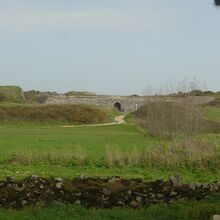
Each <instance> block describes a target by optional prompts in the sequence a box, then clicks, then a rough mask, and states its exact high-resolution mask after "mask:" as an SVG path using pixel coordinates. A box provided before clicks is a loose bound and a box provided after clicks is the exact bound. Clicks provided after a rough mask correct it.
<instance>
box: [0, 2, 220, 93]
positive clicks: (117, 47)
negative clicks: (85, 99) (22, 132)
mask: <svg viewBox="0 0 220 220" xmlns="http://www.w3.org/2000/svg"><path fill="white" fill-rule="evenodd" d="M219 21H220V9H218V8H216V7H214V6H213V1H212V0H185V1H178V0H156V1H155V0H78V1H76V0H59V1H58V0H0V84H1V85H5V84H7V85H20V86H21V87H23V88H24V89H26V90H28V89H36V90H51V91H58V92H65V91H68V90H89V91H94V92H97V93H99V94H122V95H124V94H133V93H139V94H142V92H143V91H144V90H145V89H146V88H147V87H148V86H149V85H151V86H153V87H157V86H159V85H160V84H163V83H164V82H165V81H167V80H168V79H169V78H170V77H174V78H175V79H176V80H177V81H178V80H182V79H183V78H185V77H188V78H189V79H190V78H192V77H193V76H196V78H197V79H199V80H200V81H202V82H206V87H207V89H211V90H220V25H219V24H220V23H219Z"/></svg>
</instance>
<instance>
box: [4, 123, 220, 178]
mask: <svg viewBox="0 0 220 220" xmlns="http://www.w3.org/2000/svg"><path fill="white" fill-rule="evenodd" d="M201 136H202V137H203V138H204V139H205V140H209V141H213V142H214V143H215V144H216V145H218V146H220V134H212V133H209V134H201ZM164 143H168V140H166V139H162V138H158V137H151V136H148V135H145V133H144V132H142V131H141V130H140V129H139V128H138V127H137V126H136V125H135V124H129V123H128V124H124V125H113V126H106V127H78V128H60V127H59V126H58V125H55V126H54V125H50V124H49V125H46V124H45V125H41V124H33V123H30V124H29V123H26V124H24V123H22V124H19V123H17V124H7V123H5V124H1V125H0V152H1V154H0V169H1V173H0V177H4V176H15V177H17V178H23V177H24V176H28V175H31V174H32V173H37V174H39V175H41V176H44V177H48V176H62V177H68V178H72V177H75V176H79V175H81V174H85V175H88V176H100V175H103V176H112V175H119V176H122V177H124V178H144V179H146V180H154V179H158V178H164V179H167V177H168V176H169V175H170V174H173V173H178V174H180V175H181V176H182V177H183V179H184V180H185V181H201V182H204V181H205V182H206V181H207V182H211V181H214V180H216V179H219V178H220V171H213V172H211V171H207V170H201V169H198V168H197V167H191V168H186V167H182V168H178V169H176V168H174V169H169V170H168V169H165V168H164V169H155V168H154V169H153V168H148V167H136V166H133V167H112V168H107V167H106V166H104V165H103V157H104V155H105V148H106V147H109V148H114V149H121V151H122V152H124V151H128V152H129V151H131V152H132V151H133V149H134V147H135V148H136V149H140V150H141V149H145V148H146V147H150V146H154V145H158V144H164ZM79 148H80V149H82V150H83V151H85V153H86V155H88V157H89V158H90V160H89V163H88V164H85V165H83V166H76V165H74V164H71V163H69V164H64V165H63V164H60V163H56V161H54V163H41V162H39V161H36V162H35V163H33V164H11V163H10V162H9V161H8V158H10V157H11V155H12V154H14V153H26V154H27V155H34V156H36V157H37V156H39V157H40V156H41V155H47V154H49V153H50V154H53V155H55V156H56V155H62V154H69V153H71V152H72V151H74V150H76V149H79Z"/></svg>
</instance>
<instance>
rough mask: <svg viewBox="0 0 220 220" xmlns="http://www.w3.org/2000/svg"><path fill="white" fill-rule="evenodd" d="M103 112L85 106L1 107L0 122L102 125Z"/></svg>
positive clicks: (106, 115) (103, 119) (103, 120)
mask: <svg viewBox="0 0 220 220" xmlns="http://www.w3.org/2000/svg"><path fill="white" fill-rule="evenodd" d="M108 117H109V116H108V113H107V112H106V111H105V110H102V109H98V108H96V107H93V106H86V105H41V106H40V105H1V106H0V121H24V122H28V121H29V122H63V123H85V124H89V123H102V122H105V121H108V120H109V118H108Z"/></svg>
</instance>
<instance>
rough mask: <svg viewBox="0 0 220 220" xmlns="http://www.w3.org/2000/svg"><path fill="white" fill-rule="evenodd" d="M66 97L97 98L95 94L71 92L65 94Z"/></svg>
mask: <svg viewBox="0 0 220 220" xmlns="http://www.w3.org/2000/svg"><path fill="white" fill-rule="evenodd" d="M65 95H66V96H96V94H95V93H93V92H83V91H69V92H67V93H65Z"/></svg>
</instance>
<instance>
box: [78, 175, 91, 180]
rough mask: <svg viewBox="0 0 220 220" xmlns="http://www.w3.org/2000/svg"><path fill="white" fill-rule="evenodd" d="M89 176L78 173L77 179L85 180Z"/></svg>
mask: <svg viewBox="0 0 220 220" xmlns="http://www.w3.org/2000/svg"><path fill="white" fill-rule="evenodd" d="M88 178H89V177H88V176H86V175H80V176H79V179H80V180H85V179H88Z"/></svg>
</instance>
